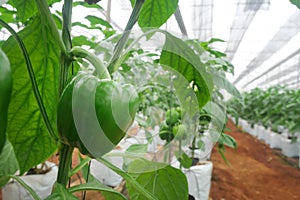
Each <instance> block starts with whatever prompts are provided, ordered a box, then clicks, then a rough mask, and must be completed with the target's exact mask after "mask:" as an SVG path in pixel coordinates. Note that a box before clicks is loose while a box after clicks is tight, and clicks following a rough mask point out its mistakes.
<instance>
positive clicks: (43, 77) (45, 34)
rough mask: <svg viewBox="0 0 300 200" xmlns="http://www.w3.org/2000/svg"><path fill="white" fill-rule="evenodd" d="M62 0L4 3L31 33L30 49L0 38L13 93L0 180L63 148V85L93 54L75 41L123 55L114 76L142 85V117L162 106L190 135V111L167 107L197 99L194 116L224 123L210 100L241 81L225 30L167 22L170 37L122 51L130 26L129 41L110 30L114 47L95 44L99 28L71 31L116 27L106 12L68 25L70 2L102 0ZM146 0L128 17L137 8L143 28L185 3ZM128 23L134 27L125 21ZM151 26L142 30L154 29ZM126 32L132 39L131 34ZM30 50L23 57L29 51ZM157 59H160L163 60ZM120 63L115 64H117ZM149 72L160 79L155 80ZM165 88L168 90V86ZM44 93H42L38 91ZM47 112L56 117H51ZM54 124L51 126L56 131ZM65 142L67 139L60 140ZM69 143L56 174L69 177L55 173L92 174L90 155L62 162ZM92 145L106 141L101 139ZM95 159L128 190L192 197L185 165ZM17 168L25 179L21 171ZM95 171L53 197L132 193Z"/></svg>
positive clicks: (183, 158)
mask: <svg viewBox="0 0 300 200" xmlns="http://www.w3.org/2000/svg"><path fill="white" fill-rule="evenodd" d="M55 2H61V1H60V0H48V1H46V0H28V1H25V0H21V1H17V0H10V1H9V2H8V3H9V4H10V5H11V6H12V7H13V8H12V9H8V8H6V7H0V12H1V19H3V20H5V21H6V22H7V23H13V24H14V25H15V27H17V29H18V33H17V35H18V36H19V37H20V39H21V40H22V41H23V42H24V45H25V47H26V49H27V54H26V53H24V51H23V52H21V51H20V47H19V45H20V43H21V44H22V42H20V41H18V42H16V41H15V40H14V39H15V38H12V37H11V38H9V39H8V40H7V41H4V42H3V43H2V42H1V43H0V44H1V48H3V50H4V51H5V53H6V54H7V56H8V58H9V60H10V62H11V66H12V71H13V80H14V83H13V94H12V101H11V103H10V106H9V112H8V129H7V135H8V142H7V143H6V146H5V147H4V150H3V153H2V154H1V155H0V184H2V185H3V184H5V182H6V181H7V180H8V178H9V177H13V176H12V175H11V174H14V173H15V172H16V171H17V169H19V170H20V173H21V174H23V173H24V172H25V171H27V170H29V169H30V168H31V167H33V166H35V165H37V164H39V163H40V162H43V161H45V160H46V159H47V158H49V157H50V156H51V155H52V154H53V153H54V152H55V150H57V147H58V146H57V144H58V143H57V142H56V141H55V140H56V139H57V135H58V134H57V128H56V126H57V123H56V120H57V119H56V114H57V105H58V99H59V97H60V95H61V94H60V93H61V91H62V90H63V88H65V86H66V83H67V82H68V80H70V79H71V77H73V75H74V74H76V73H77V71H78V69H79V68H87V67H86V66H87V64H86V63H85V62H83V61H82V60H83V59H85V58H86V57H80V56H78V55H74V54H73V53H74V52H73V51H71V50H70V49H69V47H71V46H82V45H86V46H88V47H89V48H91V49H96V52H97V53H98V52H101V53H103V55H104V60H103V61H104V62H107V63H109V62H111V61H109V58H111V57H116V58H117V61H118V62H116V63H117V64H116V66H117V68H116V70H115V73H114V74H112V76H113V77H114V78H115V80H117V81H119V82H121V83H128V82H129V83H130V82H133V83H134V84H133V85H137V86H140V90H139V91H138V92H139V97H140V99H141V106H140V108H139V110H140V112H141V113H143V115H144V116H146V117H145V119H141V120H140V122H141V123H140V124H142V122H145V123H143V124H144V126H146V127H149V126H152V127H153V126H154V125H155V124H157V123H160V122H161V121H162V116H166V117H167V118H170V120H168V119H167V122H168V123H167V124H169V125H171V126H172V127H171V128H172V129H170V126H168V131H169V132H172V133H171V134H172V136H173V137H174V136H176V137H177V138H178V139H186V137H187V136H186V135H185V134H186V132H188V129H187V127H185V126H184V124H181V116H183V112H181V110H180V111H178V110H177V109H176V112H178V115H177V116H176V117H175V118H176V119H174V120H173V119H171V118H173V115H171V114H166V115H164V114H162V111H167V110H168V109H169V110H172V108H174V107H177V106H179V104H181V106H182V107H186V108H187V107H189V106H190V105H192V106H191V107H193V106H194V107H197V108H196V109H195V110H189V111H188V110H185V111H184V112H189V114H191V116H194V114H196V113H197V111H199V110H201V111H205V112H206V115H208V116H209V119H207V118H205V120H201V119H199V124H200V125H201V126H202V125H205V126H206V127H207V126H208V123H210V122H211V121H213V120H212V119H215V120H216V121H217V123H219V124H217V126H220V127H221V125H220V124H221V123H222V118H224V116H225V114H224V113H223V110H222V109H223V107H222V105H221V103H213V102H212V101H215V102H217V100H221V101H222V95H221V93H220V91H219V90H221V89H225V90H227V91H228V92H229V93H230V94H232V95H234V96H237V97H238V98H240V96H239V93H238V91H237V90H236V88H235V87H234V86H233V85H231V84H230V83H229V82H228V81H227V80H226V78H225V75H224V73H226V72H229V73H233V66H232V65H231V64H230V63H229V62H227V61H226V59H224V58H225V56H226V55H225V54H224V53H222V52H220V51H217V50H215V49H212V48H211V47H210V45H211V44H212V43H213V42H220V41H221V42H222V40H220V39H215V38H213V39H211V40H210V41H208V42H203V43H201V42H199V41H188V40H182V39H180V38H177V37H175V36H172V35H171V34H169V33H167V32H166V31H161V30H156V31H157V32H160V33H163V34H164V35H165V36H166V42H165V43H164V46H163V49H162V50H161V51H157V52H155V53H153V52H148V51H144V50H141V49H138V50H132V51H124V46H125V45H123V46H122V45H118V44H120V43H122V42H124V44H126V45H128V44H131V43H132V42H136V41H135V40H133V39H129V40H128V38H126V35H127V34H128V32H127V33H124V34H123V35H122V37H121V38H122V39H124V38H125V39H124V41H123V40H122V39H121V40H120V41H121V42H119V39H120V35H119V36H114V37H113V38H114V39H112V40H111V43H110V44H109V45H111V46H110V47H108V48H106V47H107V46H105V45H103V46H101V45H100V46H97V45H98V43H99V41H98V39H99V38H94V37H88V36H85V35H80V36H75V37H71V35H72V32H71V26H80V27H82V28H84V29H86V30H90V29H97V30H99V31H101V32H102V33H103V35H104V37H105V38H107V37H109V36H111V35H112V34H114V33H115V30H113V26H112V25H111V24H109V23H108V22H107V21H105V20H104V19H102V18H99V17H97V16H93V15H91V14H90V13H88V14H87V16H86V17H85V19H86V20H87V21H88V22H89V25H86V24H83V23H80V22H74V23H73V24H71V25H70V27H69V26H68V21H72V19H71V12H68V11H71V7H72V6H74V7H75V6H83V7H85V8H88V9H98V10H100V9H102V8H101V6H99V5H97V4H93V5H89V4H87V3H85V2H84V1H75V2H74V3H73V5H71V4H70V1H64V3H65V4H64V10H63V11H62V13H60V12H59V11H56V12H55V13H52V14H51V13H50V12H49V11H50V10H49V8H48V6H49V5H52V4H53V3H55ZM131 2H132V3H133V2H134V0H132V1H131ZM139 2H142V3H141V4H140V5H143V7H142V10H141V12H139V11H138V9H137V13H133V17H132V19H131V20H130V21H129V22H130V23H131V25H132V26H131V28H132V27H133V25H134V24H135V22H136V20H137V19H138V15H139V14H140V17H139V19H138V24H139V26H140V27H141V28H153V27H156V28H157V27H160V26H161V25H163V24H164V23H165V22H166V21H167V20H168V18H169V17H170V16H171V15H172V14H173V13H174V12H175V10H176V9H177V6H178V0H171V1H167V0H147V1H143V0H142V1H139ZM68 4H69V7H68ZM37 5H38V6H37ZM130 23H129V24H130ZM62 24H63V25H64V26H62ZM131 28H130V27H129V28H128V30H130V29H131ZM61 29H63V30H62V33H63V37H61V35H60V34H59V32H60V31H61ZM144 31H146V29H145V30H144ZM154 32H155V31H154ZM154 32H152V33H150V34H149V33H148V35H145V36H146V37H148V36H149V35H151V34H153V33H154ZM69 36H70V37H69ZM123 36H124V37H123ZM127 41H129V42H128V43H127ZM105 44H107V43H105ZM109 45H108V46H109ZM25 47H24V48H25ZM126 50H128V49H126ZM116 52H126V53H128V52H129V53H128V54H126V53H124V55H122V53H120V55H119V54H118V53H116ZM203 53H205V54H207V53H208V55H209V56H208V57H207V58H206V59H203V58H202V57H201V56H203V55H204V54H203ZM24 56H25V58H26V59H24ZM143 56H144V57H146V58H148V59H149V60H150V61H149V60H148V61H147V62H145V60H142V59H140V58H141V57H143ZM94 57H95V56H94ZM30 60H31V63H32V67H33V70H32V71H31V69H30V64H29V62H30ZM74 61H76V62H74ZM89 61H90V60H89ZM92 64H93V63H92ZM113 64H114V63H113ZM93 65H94V64H93ZM108 65H110V64H108ZM160 65H163V67H161V66H160ZM119 66H121V67H119ZM94 67H95V66H94ZM113 67H115V66H114V65H113ZM118 67H119V68H118ZM166 69H168V70H166ZM28 72H29V73H28ZM174 72H176V73H177V75H178V74H180V75H181V77H179V76H177V75H176V73H174ZM174 74H175V75H176V81H177V82H174V85H171V84H170V85H167V84H166V83H169V81H170V78H171V79H172V76H174ZM149 77H150V78H149ZM153 77H154V78H153ZM151 78H152V79H153V80H152V81H149V79H151ZM183 79H184V81H185V82H184V81H183ZM124 80H125V81H124ZM174 80H175V79H174ZM35 83H36V85H35ZM173 86H174V88H176V90H174V88H173ZM166 91H168V92H167V93H166ZM37 93H39V95H40V96H39V95H36V94H37ZM173 93H176V94H179V93H180V94H181V96H180V97H178V99H177V98H176V97H175V96H176V95H174V94H173ZM190 93H195V99H196V100H197V101H198V102H196V100H195V101H194V99H192V97H191V95H190ZM191 99H192V100H191ZM81 100H82V99H81ZM85 100H86V99H85ZM85 102H87V101H85ZM69 103H70V102H69ZM66 104H67V103H66ZM195 105H196V106H195ZM207 105H210V106H211V107H208V106H207ZM119 106H122V105H119ZM124 107H125V106H124ZM173 113H175V112H173ZM47 120H48V122H49V123H47ZM204 121H205V123H204ZM202 122H203V123H202ZM49 126H50V128H49ZM51 128H52V129H53V131H49V129H51ZM49 132H50V134H49ZM51 132H53V133H51ZM173 132H174V133H173ZM51 134H52V135H51ZM71 134H72V133H71ZM146 134H147V132H146ZM51 136H52V137H51ZM90 136H91V135H86V137H87V138H91V137H90ZM148 136H149V133H148ZM148 136H147V137H148ZM92 138H94V137H92ZM149 141H151V139H149ZM170 141H171V140H170ZM59 142H60V145H62V141H59ZM198 143H199V142H198ZM10 144H11V145H10ZM222 144H224V145H228V146H231V147H236V145H235V143H234V140H233V138H231V137H229V136H225V135H222ZM105 145H106V144H103V145H101V146H105ZM63 147H64V148H63V149H65V150H66V152H67V153H70V154H68V156H69V157H68V156H65V155H64V154H61V159H60V160H61V163H60V170H59V172H60V173H59V176H60V175H61V174H62V172H66V173H65V175H64V176H65V177H63V178H61V177H59V178H58V182H59V181H60V180H61V179H65V178H66V180H67V179H68V175H70V176H71V175H73V174H74V173H76V172H77V171H78V170H81V171H82V173H83V175H84V177H87V176H88V175H87V174H88V173H87V166H86V164H87V163H88V161H89V159H84V160H83V161H82V162H81V163H80V164H79V165H78V166H77V167H76V168H75V169H74V170H73V171H71V172H69V165H67V164H65V163H70V159H68V158H71V156H70V155H71V153H72V150H73V149H71V147H70V148H68V147H69V146H68V144H66V145H63ZM95 150H96V151H97V150H99V149H97V148H96V147H95ZM146 151H147V146H146V145H144V144H143V145H133V146H132V147H130V148H129V149H128V151H127V152H126V153H128V154H130V153H136V152H138V153H141V152H142V153H144V152H146ZM179 152H180V149H179V151H178V152H177V153H178V156H177V157H178V160H179V161H180V163H181V164H182V166H184V167H189V166H190V165H191V158H189V157H188V156H187V154H185V153H182V152H180V153H179ZM4 153H5V154H4ZM66 155H67V154H66ZM98 160H99V161H101V162H102V163H103V164H104V165H106V166H107V167H109V168H110V169H112V170H113V171H115V172H116V173H118V174H119V175H121V176H122V177H123V178H124V179H125V180H126V184H127V187H128V191H129V195H130V197H131V199H145V198H147V199H187V198H188V185H187V181H186V177H185V176H184V174H183V173H182V172H181V171H180V170H178V169H175V168H172V167H171V166H169V165H166V164H162V163H155V162H150V161H147V160H143V159H138V160H134V161H132V159H128V160H127V161H128V162H127V163H126V164H128V165H127V166H126V169H128V173H127V172H125V171H123V170H122V169H119V168H117V167H115V166H113V165H112V164H111V163H109V162H107V161H106V160H104V159H102V158H98ZM64 164H65V165H64ZM61 169H62V170H61ZM15 178H16V179H18V177H15ZM89 181H90V182H89V183H86V184H81V185H77V186H74V187H71V188H69V189H67V188H65V186H64V184H63V185H61V184H59V183H56V184H55V190H54V192H53V194H52V195H51V196H49V197H48V198H47V199H49V200H50V199H75V197H74V195H72V193H73V192H75V191H82V190H98V191H101V192H102V194H103V195H104V196H105V197H106V198H107V199H126V198H125V197H124V196H123V195H121V194H120V193H118V192H116V191H114V190H113V189H111V188H108V187H106V186H105V185H103V184H102V183H101V182H99V181H97V180H96V179H95V178H93V177H92V176H89ZM62 182H64V181H62ZM24 186H25V187H26V188H27V189H28V190H29V191H30V192H31V193H32V194H33V195H35V193H34V191H32V190H30V188H28V187H27V186H26V185H24ZM35 196H36V195H35ZM36 199H38V197H36Z"/></svg>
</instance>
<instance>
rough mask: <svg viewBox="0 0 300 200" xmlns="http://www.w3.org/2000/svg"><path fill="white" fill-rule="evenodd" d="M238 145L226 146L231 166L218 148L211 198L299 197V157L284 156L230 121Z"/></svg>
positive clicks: (270, 199)
mask: <svg viewBox="0 0 300 200" xmlns="http://www.w3.org/2000/svg"><path fill="white" fill-rule="evenodd" d="M228 127H229V128H230V129H231V131H230V132H227V134H229V135H231V136H233V137H234V138H235V139H236V141H237V143H238V149H237V150H234V149H230V148H227V149H226V153H225V155H226V157H227V159H228V160H229V162H230V166H229V165H226V163H225V162H224V161H223V159H222V158H221V156H220V155H219V153H218V152H217V151H216V149H214V150H213V154H212V161H213V165H214V169H213V175H212V185H211V192H210V196H211V199H212V200H297V199H298V200H299V199H300V169H299V168H298V167H297V166H298V158H292V159H290V158H285V157H284V156H282V155H281V154H280V151H278V150H273V149H270V148H269V146H268V145H266V144H265V143H264V142H262V141H260V140H258V139H257V138H255V137H253V136H251V135H249V134H248V133H245V132H243V131H241V129H238V128H237V127H235V126H234V124H233V123H232V121H229V122H228Z"/></svg>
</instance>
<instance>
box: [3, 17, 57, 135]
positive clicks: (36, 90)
mask: <svg viewBox="0 0 300 200" xmlns="http://www.w3.org/2000/svg"><path fill="white" fill-rule="evenodd" d="M0 24H1V25H2V26H3V27H5V28H6V29H7V30H8V31H9V32H10V33H11V35H12V36H13V37H14V39H15V40H16V41H17V43H18V45H19V47H20V48H21V51H22V53H23V56H24V59H25V62H26V66H27V71H28V73H29V77H30V82H31V85H32V89H33V93H34V96H35V99H36V101H37V103H38V106H39V109H40V112H41V115H42V118H43V121H44V123H45V125H46V127H47V130H48V132H49V134H50V135H51V137H52V138H53V139H54V140H55V141H58V138H57V136H56V134H55V132H54V130H53V128H52V125H51V122H50V120H49V117H48V115H47V112H46V108H45V106H44V103H43V100H42V97H41V94H40V92H39V88H38V84H37V82H36V78H35V74H34V71H33V67H32V64H31V61H30V57H29V54H28V51H27V49H26V47H25V44H24V43H23V41H22V39H21V38H20V37H19V35H18V33H16V32H15V31H14V29H13V28H12V27H10V26H9V25H8V24H7V23H6V22H4V21H3V20H2V19H0Z"/></svg>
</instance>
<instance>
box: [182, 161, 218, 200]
mask: <svg viewBox="0 0 300 200" xmlns="http://www.w3.org/2000/svg"><path fill="white" fill-rule="evenodd" d="M212 169H213V164H212V162H210V161H205V162H202V163H201V165H196V166H192V167H191V168H189V169H183V170H182V171H183V173H184V174H185V175H186V177H187V180H188V185H189V194H190V195H192V196H193V197H194V198H195V199H196V200H208V197H209V191H210V185H211V175H212Z"/></svg>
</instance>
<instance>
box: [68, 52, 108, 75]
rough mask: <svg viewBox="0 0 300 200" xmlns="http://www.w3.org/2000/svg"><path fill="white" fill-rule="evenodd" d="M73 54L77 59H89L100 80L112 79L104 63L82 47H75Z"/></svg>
mask: <svg viewBox="0 0 300 200" xmlns="http://www.w3.org/2000/svg"><path fill="white" fill-rule="evenodd" d="M71 54H72V55H73V56H76V57H80V58H85V59H87V60H88V61H89V62H90V63H91V64H92V65H93V66H94V67H95V70H96V73H97V75H98V76H99V78H103V79H111V77H110V74H109V72H108V70H107V68H106V67H105V66H104V64H103V62H102V61H101V60H100V59H98V57H97V56H95V55H94V54H92V53H90V52H88V51H87V50H85V49H83V48H81V47H73V48H72V49H71Z"/></svg>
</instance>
